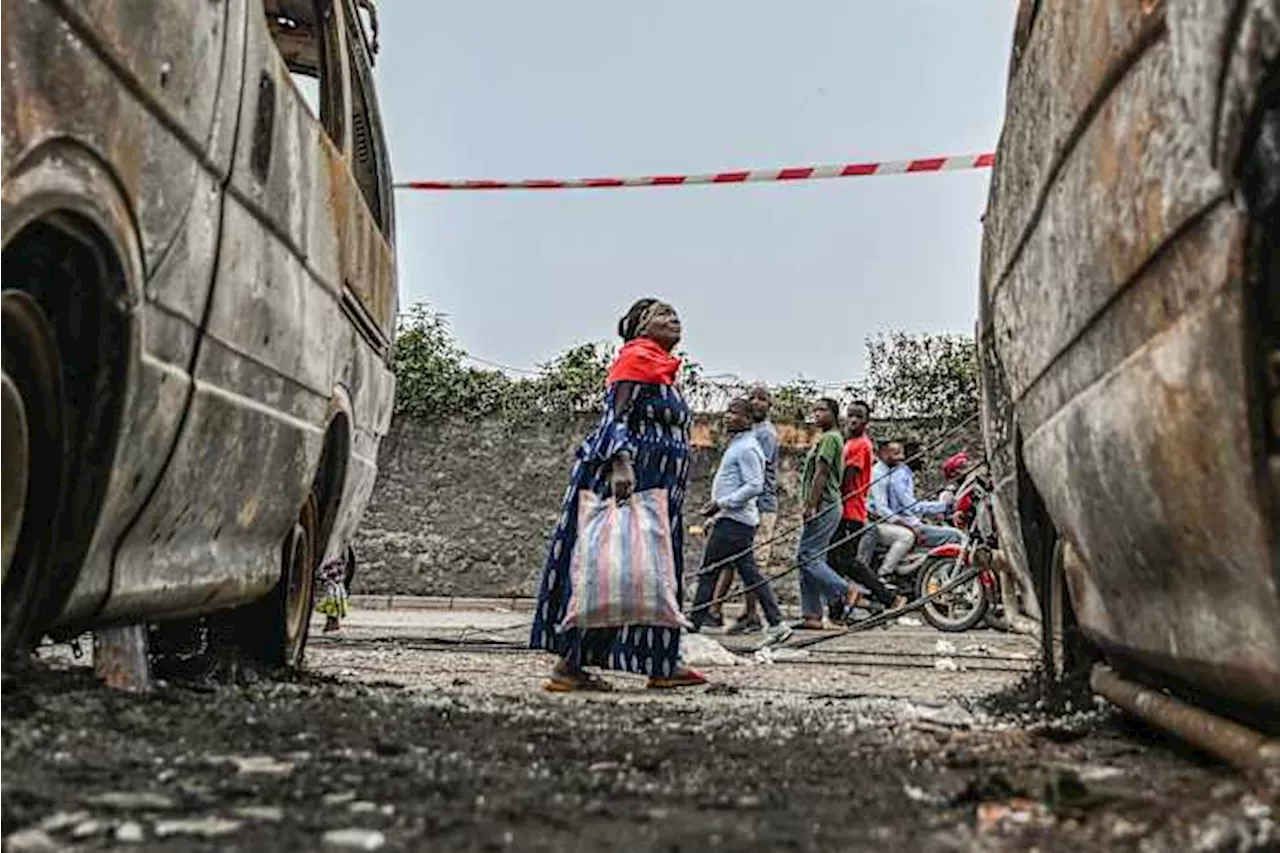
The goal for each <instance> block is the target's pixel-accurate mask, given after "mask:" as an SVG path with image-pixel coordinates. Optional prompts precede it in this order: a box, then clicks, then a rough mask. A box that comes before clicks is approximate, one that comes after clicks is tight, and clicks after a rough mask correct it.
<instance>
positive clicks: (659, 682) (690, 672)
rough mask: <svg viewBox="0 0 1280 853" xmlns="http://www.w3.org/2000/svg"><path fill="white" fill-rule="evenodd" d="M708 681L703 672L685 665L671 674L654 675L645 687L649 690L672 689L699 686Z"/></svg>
mask: <svg viewBox="0 0 1280 853" xmlns="http://www.w3.org/2000/svg"><path fill="white" fill-rule="evenodd" d="M706 683H707V679H706V678H704V677H703V675H702V673H700V672H698V671H697V670H696V669H689V668H688V667H685V668H684V669H681V670H677V671H676V672H673V673H671V675H666V676H652V677H650V678H649V682H648V683H647V684H645V687H646V688H648V689H649V690H671V689H673V688H676V687H697V686H698V685H700V684H706Z"/></svg>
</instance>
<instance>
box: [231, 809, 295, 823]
mask: <svg viewBox="0 0 1280 853" xmlns="http://www.w3.org/2000/svg"><path fill="white" fill-rule="evenodd" d="M235 814H236V817H242V818H244V819H245V820H265V821H269V822H271V823H279V822H280V821H282V820H284V809H282V808H281V807H280V806H241V807H240V808H238V809H236V811H235Z"/></svg>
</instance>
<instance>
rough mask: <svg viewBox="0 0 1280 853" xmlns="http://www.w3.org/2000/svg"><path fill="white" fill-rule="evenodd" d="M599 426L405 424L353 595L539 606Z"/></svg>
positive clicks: (690, 508)
mask: <svg viewBox="0 0 1280 853" xmlns="http://www.w3.org/2000/svg"><path fill="white" fill-rule="evenodd" d="M595 421H596V418H595V416H590V417H578V418H565V419H550V420H541V421H534V422H530V423H526V424H520V425H518V426H516V425H511V424H507V423H504V422H501V421H496V420H494V421H467V420H455V421H447V422H443V423H437V424H429V425H427V424H422V423H419V422H417V421H414V420H412V419H409V418H397V419H396V420H395V421H394V422H393V424H392V426H391V431H390V433H389V434H388V436H387V438H386V440H384V441H383V443H382V447H381V451H380V453H379V469H380V470H379V473H378V484H377V486H376V487H375V488H374V492H373V499H372V501H371V502H370V505H369V509H368V511H367V512H366V514H365V518H364V522H363V524H362V525H361V528H360V531H359V533H358V535H357V538H356V542H355V546H356V554H357V558H358V560H359V568H358V570H357V575H356V581H355V584H354V590H355V591H356V592H359V593H398V594H405V595H503V596H510V595H535V594H536V593H537V583H538V580H539V577H540V573H541V570H542V564H543V561H544V559H545V557H546V546H547V538H548V536H549V535H550V533H551V531H552V528H553V527H554V526H555V523H556V519H557V517H558V515H559V511H560V501H561V498H562V497H563V496H564V491H565V487H566V485H567V484H568V477H569V471H570V469H571V467H572V465H573V454H574V451H575V450H576V449H577V446H578V444H579V443H580V442H581V441H582V439H583V437H584V436H586V435H587V433H588V432H589V431H590V430H591V429H592V427H593V426H594V424H595ZM782 437H783V441H784V446H783V449H782V453H781V459H780V464H779V476H778V481H779V491H780V503H781V511H782V518H781V519H780V524H779V527H780V528H781V527H783V526H784V525H785V526H788V527H789V526H794V525H795V524H797V523H798V521H799V499H798V498H797V496H796V493H797V489H798V483H799V478H800V468H801V466H802V464H803V460H804V449H805V448H806V447H807V445H808V443H809V441H810V435H809V433H808V432H807V431H805V430H804V429H802V428H799V429H798V428H787V429H785V430H783V431H782ZM692 441H693V444H694V451H693V465H692V470H691V473H690V485H689V495H688V497H687V498H686V502H685V516H686V517H685V524H686V528H687V527H689V526H691V525H696V524H698V523H699V519H698V518H696V516H695V515H694V513H695V512H696V510H697V508H698V507H699V506H701V505H702V504H703V503H704V502H705V501H706V500H707V498H708V496H709V494H710V489H711V478H712V476H713V475H714V473H715V466H716V464H717V463H718V461H719V457H720V451H719V446H720V445H721V444H722V441H723V435H722V433H721V430H720V428H719V424H718V423H717V422H716V421H714V420H703V421H700V422H699V424H698V425H697V427H696V428H695V429H694V431H693V435H692ZM976 446H978V445H976V444H971V445H970V447H976ZM930 467H931V468H933V469H935V470H936V468H937V466H936V464H932V465H931V466H930ZM685 538H686V543H685V561H686V566H687V567H694V566H697V565H698V564H699V562H700V560H701V555H702V545H703V540H702V538H701V537H700V536H697V535H686V537H685ZM794 549H795V545H794V538H793V539H792V540H791V541H789V542H787V543H785V544H784V545H782V546H780V548H779V551H778V557H779V559H786V557H789V556H790V555H791V554H792V553H794ZM794 592H795V581H794V580H793V579H790V578H789V579H788V580H787V581H785V582H784V583H783V584H782V585H781V588H780V589H779V593H780V594H782V595H783V597H784V598H788V599H789V598H791V597H792V595H793V594H794Z"/></svg>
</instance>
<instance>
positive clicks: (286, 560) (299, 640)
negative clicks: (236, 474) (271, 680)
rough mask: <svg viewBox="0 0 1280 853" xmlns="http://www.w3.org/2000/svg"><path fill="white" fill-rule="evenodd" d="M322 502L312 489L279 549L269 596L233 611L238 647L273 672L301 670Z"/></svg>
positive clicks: (312, 604)
mask: <svg viewBox="0 0 1280 853" xmlns="http://www.w3.org/2000/svg"><path fill="white" fill-rule="evenodd" d="M319 507H320V499H319V495H317V493H316V491H315V490H314V489H313V490H312V491H311V493H310V494H309V495H308V496H307V499H306V501H305V502H304V503H303V505H302V509H301V510H300V511H299V512H298V519H297V521H295V522H294V525H293V529H292V530H290V531H289V533H287V534H286V535H285V538H284V541H283V542H282V543H281V546H280V581H279V582H278V583H277V584H276V586H275V588H274V589H272V590H271V592H270V594H268V595H267V596H266V598H263V599H262V600H261V601H258V602H256V603H254V604H250V605H248V606H247V607H242V608H239V609H237V610H236V611H234V619H235V620H236V622H237V625H236V630H235V633H236V635H237V645H239V646H240V648H241V649H242V650H243V651H244V652H245V656H246V657H248V658H250V659H252V660H253V661H254V662H256V663H259V664H261V665H263V666H266V667H268V668H271V669H282V668H289V669H298V668H301V667H302V664H303V660H304V658H305V654H306V646H307V638H308V636H309V635H310V632H311V613H312V611H313V610H314V609H315V583H316V566H317V560H318V558H317V556H316V553H317V548H318V546H319V525H320V514H319Z"/></svg>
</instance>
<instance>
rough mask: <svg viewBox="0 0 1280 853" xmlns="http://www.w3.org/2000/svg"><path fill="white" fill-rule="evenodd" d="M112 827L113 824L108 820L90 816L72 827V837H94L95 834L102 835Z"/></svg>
mask: <svg viewBox="0 0 1280 853" xmlns="http://www.w3.org/2000/svg"><path fill="white" fill-rule="evenodd" d="M110 828H111V824H109V823H107V822H106V821H102V820H98V819H97V818H90V819H89V820H86V821H81V822H80V823H77V824H76V825H75V826H74V827H72V828H71V837H72V838H77V839H86V838H92V837H94V836H95V835H102V834H103V833H105V832H106V831H107V830H109V829H110Z"/></svg>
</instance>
